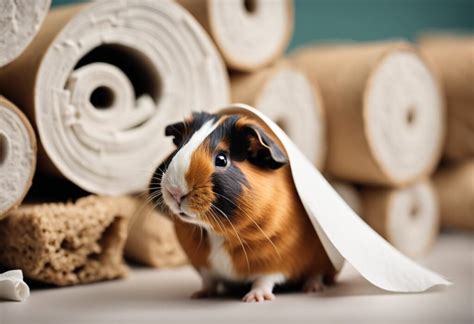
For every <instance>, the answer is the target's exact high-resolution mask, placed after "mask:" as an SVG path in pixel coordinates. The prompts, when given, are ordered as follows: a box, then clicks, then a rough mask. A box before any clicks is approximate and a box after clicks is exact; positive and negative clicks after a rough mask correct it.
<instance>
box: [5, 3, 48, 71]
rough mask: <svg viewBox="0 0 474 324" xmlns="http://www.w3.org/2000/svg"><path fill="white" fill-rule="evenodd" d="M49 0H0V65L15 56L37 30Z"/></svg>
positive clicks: (10, 60) (22, 49) (8, 61)
mask: <svg viewBox="0 0 474 324" xmlns="http://www.w3.org/2000/svg"><path fill="white" fill-rule="evenodd" d="M50 6H51V0H35V1H31V0H2V1H0V27H1V29H0V30H1V32H0V67H2V66H4V65H7V64H8V63H10V62H12V61H13V60H14V59H15V58H17V57H18V56H19V55H20V54H21V53H22V52H23V51H24V50H25V48H26V47H27V46H28V44H29V43H30V42H31V40H32V39H33V37H34V36H35V35H36V33H37V32H38V30H39V28H40V26H41V23H42V22H43V20H44V17H45V16H46V14H47V13H48V10H49V7H50Z"/></svg>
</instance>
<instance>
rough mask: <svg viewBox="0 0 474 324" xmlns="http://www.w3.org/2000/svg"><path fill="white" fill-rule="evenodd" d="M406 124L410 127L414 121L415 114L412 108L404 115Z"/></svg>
mask: <svg viewBox="0 0 474 324" xmlns="http://www.w3.org/2000/svg"><path fill="white" fill-rule="evenodd" d="M405 118H406V122H407V124H408V125H409V126H412V125H413V124H414V123H415V120H416V113H415V108H414V107H409V108H408V110H407V113H406V117H405Z"/></svg>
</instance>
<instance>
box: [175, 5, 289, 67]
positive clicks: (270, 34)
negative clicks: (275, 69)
mask: <svg viewBox="0 0 474 324" xmlns="http://www.w3.org/2000/svg"><path fill="white" fill-rule="evenodd" d="M177 1H178V2H179V3H180V4H181V5H182V6H184V7H185V8H186V9H187V10H189V11H190V12H191V13H192V14H193V16H194V17H195V18H196V19H197V20H198V21H199V22H200V23H201V25H202V26H203V27H204V28H205V29H206V30H207V32H208V33H209V35H211V37H212V39H213V40H214V42H215V44H216V46H217V48H218V49H219V51H220V53H221V54H222V56H223V58H224V60H225V62H226V63H227V66H228V67H229V68H230V69H233V70H238V71H247V72H248V71H255V70H257V69H258V68H261V67H263V66H265V65H267V64H269V63H271V62H273V61H275V60H276V59H277V58H278V57H280V56H281V55H282V54H283V52H284V51H285V49H286V47H287V46H288V43H289V41H290V38H291V35H292V32H293V1H292V0H271V1H267V0H225V1H215V0H177Z"/></svg>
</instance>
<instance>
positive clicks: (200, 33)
mask: <svg viewBox="0 0 474 324" xmlns="http://www.w3.org/2000/svg"><path fill="white" fill-rule="evenodd" d="M0 89H2V90H3V91H4V93H5V94H8V95H9V96H10V97H11V98H12V100H15V102H18V104H19V105H21V106H22V107H23V109H24V111H25V112H26V113H27V115H29V117H30V119H31V120H34V122H35V126H36V128H37V130H38V133H39V138H40V140H41V144H42V147H43V148H44V151H42V152H40V153H42V154H41V155H40V162H41V164H40V166H41V167H42V169H43V170H49V171H50V172H51V171H53V172H56V173H57V171H59V173H60V174H62V175H63V176H64V177H66V178H68V179H69V180H71V181H72V182H74V183H75V184H76V185H78V186H79V187H81V188H83V189H85V190H87V191H89V192H93V193H101V194H109V195H120V194H124V193H130V192H136V191H141V190H144V189H146V187H147V185H148V183H149V180H150V177H151V174H152V173H153V171H154V168H155V167H156V165H158V163H159V162H161V161H162V160H163V159H164V158H165V157H166V156H167V155H168V154H169V152H170V151H171V150H172V149H173V147H172V144H171V141H169V140H168V139H166V138H165V137H164V136H163V134H164V128H165V126H166V125H168V124H169V123H172V122H175V121H179V120H181V119H182V118H183V116H186V115H188V114H189V113H190V112H191V110H195V109H197V110H200V109H212V108H213V107H218V106H221V105H223V104H225V103H226V102H228V100H229V83H228V76H227V71H226V69H225V66H224V64H223V62H222V60H221V58H220V57H219V54H218V52H217V50H216V49H215V47H214V45H213V44H212V42H211V40H210V39H209V37H208V36H207V35H206V33H205V31H204V30H203V29H202V27H201V26H199V24H198V22H197V21H196V20H195V19H194V18H193V17H192V16H191V15H190V14H189V13H187V12H186V11H185V10H184V9H183V8H181V7H180V6H179V5H177V4H175V3H174V2H172V1H152V0H143V1H135V0H128V1H97V2H92V3H87V4H83V5H76V6H68V7H62V8H58V9H55V10H52V11H51V12H50V14H49V15H48V16H47V18H46V19H45V22H44V24H43V27H42V28H41V30H40V32H39V33H38V35H37V37H36V38H35V39H34V40H33V42H32V44H31V45H30V46H29V47H28V49H27V50H26V51H25V52H24V54H23V55H22V56H21V57H20V58H19V59H18V60H16V61H15V62H13V63H11V64H9V65H8V66H6V67H5V68H4V69H2V70H1V71H0ZM53 165H54V170H52V169H53V167H52V166H53Z"/></svg>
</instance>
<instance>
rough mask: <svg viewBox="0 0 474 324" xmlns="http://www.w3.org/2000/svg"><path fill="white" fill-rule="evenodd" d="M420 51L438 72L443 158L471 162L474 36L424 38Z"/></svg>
mask: <svg viewBox="0 0 474 324" xmlns="http://www.w3.org/2000/svg"><path fill="white" fill-rule="evenodd" d="M420 48H421V51H422V52H423V54H424V55H425V56H426V57H427V59H428V60H429V61H430V62H431V63H432V65H433V67H434V69H435V71H437V73H438V75H439V77H440V79H441V84H442V85H443V91H444V96H445V100H446V107H447V120H448V123H447V125H448V126H447V134H446V145H445V150H444V155H445V157H446V158H447V159H449V160H461V159H465V158H474V90H473V85H474V36H473V35H471V36H465V37H461V36H457V37H456V36H434V35H433V36H426V37H423V38H421V40H420Z"/></svg>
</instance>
